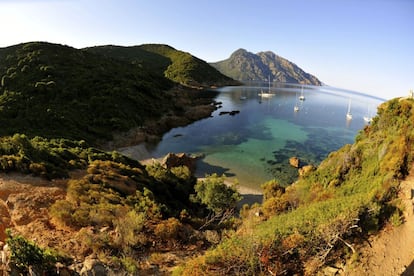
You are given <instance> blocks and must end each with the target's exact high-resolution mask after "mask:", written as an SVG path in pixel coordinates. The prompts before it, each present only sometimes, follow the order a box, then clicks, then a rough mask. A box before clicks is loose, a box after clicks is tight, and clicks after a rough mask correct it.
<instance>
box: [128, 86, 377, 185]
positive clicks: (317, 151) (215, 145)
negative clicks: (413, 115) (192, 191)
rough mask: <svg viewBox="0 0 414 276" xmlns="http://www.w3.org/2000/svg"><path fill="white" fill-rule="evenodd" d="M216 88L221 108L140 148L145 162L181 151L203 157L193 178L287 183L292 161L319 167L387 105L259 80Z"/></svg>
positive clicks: (357, 95) (294, 173)
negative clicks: (221, 177)
mask: <svg viewBox="0 0 414 276" xmlns="http://www.w3.org/2000/svg"><path fill="white" fill-rule="evenodd" d="M215 91H218V92H219V94H218V95H217V97H216V99H215V101H216V102H218V103H219V104H218V106H219V108H218V109H217V110H216V111H215V112H213V113H212V115H211V117H209V118H205V119H202V120H199V121H196V122H194V123H192V124H190V125H187V126H185V127H177V128H174V129H171V130H170V131H169V132H168V133H166V134H165V135H164V136H163V137H162V139H161V141H159V142H158V143H155V144H143V145H140V147H137V149H138V148H140V150H141V152H142V146H144V147H145V155H146V156H142V158H148V157H149V156H150V157H152V158H160V157H163V156H165V155H166V154H168V153H170V152H175V153H181V152H184V153H187V154H193V155H197V156H200V158H199V159H198V161H197V171H196V176H197V177H205V176H206V175H209V174H213V173H216V174H218V175H225V176H226V179H227V180H228V181H231V182H238V183H239V184H240V185H241V186H243V187H246V188H248V189H251V190H254V191H260V190H261V188H260V186H261V185H262V184H263V183H265V182H266V181H269V180H272V179H276V180H277V181H278V182H279V183H280V184H281V185H283V186H287V185H290V184H291V183H293V182H294V181H295V180H296V179H297V177H298V169H297V168H294V167H292V166H291V165H290V164H289V158H290V157H297V158H299V160H300V162H301V165H306V164H312V165H315V166H317V165H318V164H320V162H321V161H322V160H323V159H325V158H326V157H327V156H328V154H329V153H330V152H332V151H336V150H338V149H339V148H341V147H342V146H344V145H345V144H350V143H353V142H354V140H355V137H356V136H357V135H358V133H359V132H360V131H361V130H362V129H363V128H364V127H365V126H366V125H367V124H369V123H370V122H369V121H367V120H366V119H367V118H373V117H375V116H376V112H377V107H378V105H380V104H381V103H382V102H384V100H383V99H381V98H376V97H372V96H368V95H365V94H361V93H357V92H353V91H349V90H345V89H340V88H335V87H330V86H310V85H298V84H282V83H272V84H271V85H269V84H267V83H260V82H257V83H249V84H248V85H245V86H232V87H223V88H220V89H218V90H215ZM262 92H263V93H262ZM301 96H303V97H304V99H303V100H301V99H300V97H301ZM295 107H296V108H295ZM231 111H234V112H233V114H229V113H228V112H231ZM348 112H349V113H351V114H352V118H351V119H350V118H347V116H346V114H347V113H348ZM131 149H132V150H133V147H132V148H129V152H130V153H131ZM135 156H136V154H135Z"/></svg>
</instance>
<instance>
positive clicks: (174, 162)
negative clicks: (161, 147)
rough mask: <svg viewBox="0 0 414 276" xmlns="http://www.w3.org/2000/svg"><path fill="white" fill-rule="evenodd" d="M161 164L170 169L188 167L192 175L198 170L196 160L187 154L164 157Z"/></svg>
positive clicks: (173, 154) (171, 154) (172, 154)
mask: <svg viewBox="0 0 414 276" xmlns="http://www.w3.org/2000/svg"><path fill="white" fill-rule="evenodd" d="M161 164H162V165H163V166H164V167H166V168H168V169H171V168H174V167H179V166H186V167H187V168H188V169H189V170H190V172H191V173H194V172H195V169H196V158H194V157H191V156H189V155H187V154H185V153H177V154H175V153H169V154H167V155H166V156H165V157H164V159H163V160H162V162H161Z"/></svg>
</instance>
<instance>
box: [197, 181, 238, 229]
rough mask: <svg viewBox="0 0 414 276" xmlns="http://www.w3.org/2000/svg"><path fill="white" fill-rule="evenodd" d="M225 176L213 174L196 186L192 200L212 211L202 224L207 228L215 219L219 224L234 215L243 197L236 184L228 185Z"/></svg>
mask: <svg viewBox="0 0 414 276" xmlns="http://www.w3.org/2000/svg"><path fill="white" fill-rule="evenodd" d="M224 182H225V177H224V176H218V175H217V174H212V175H210V176H207V177H206V178H205V179H204V180H200V181H198V182H197V184H196V185H195V186H194V190H195V192H196V194H195V195H192V197H191V200H192V201H194V202H198V203H201V204H203V205H205V206H206V207H207V209H208V210H209V211H210V214H209V216H208V217H207V221H206V223H205V224H204V225H203V226H201V228H205V227H207V226H208V225H210V224H211V223H212V222H214V221H218V222H219V224H221V223H222V222H224V221H225V220H227V219H228V218H230V217H231V216H232V215H233V212H234V209H235V208H236V205H237V203H238V202H239V201H240V200H241V199H242V197H241V195H240V193H239V192H238V191H237V188H236V185H237V184H236V185H230V186H228V185H226V184H225V183H224Z"/></svg>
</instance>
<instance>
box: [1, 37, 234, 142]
mask: <svg viewBox="0 0 414 276" xmlns="http://www.w3.org/2000/svg"><path fill="white" fill-rule="evenodd" d="M127 52H128V54H131V55H132V56H134V57H135V53H136V52H140V53H145V55H146V57H145V60H146V62H145V63H144V64H138V63H134V62H131V61H130V60H122V59H115V58H112V57H108V56H104V55H101V54H98V53H93V51H88V50H78V49H75V48H72V47H68V46H63V45H58V44H50V43H44V42H33V43H25V44H20V45H15V46H10V47H7V48H2V49H0V77H1V83H0V124H1V125H2V127H1V129H0V135H13V134H14V133H24V134H26V135H29V136H32V137H33V136H42V137H49V138H69V139H77V140H81V139H83V140H86V141H88V142H92V143H95V142H96V141H97V140H111V139H112V135H113V134H114V133H122V132H126V131H129V130H130V129H133V128H142V127H145V126H147V125H148V122H149V121H151V122H152V121H154V120H155V121H159V122H163V125H160V126H159V127H158V126H155V125H154V124H153V123H152V128H151V129H150V130H149V131H151V132H152V133H155V134H159V133H162V132H163V131H165V130H166V129H168V128H171V127H172V126H178V125H183V124H188V123H190V122H192V121H194V120H196V119H200V118H202V117H206V116H209V115H210V113H211V112H212V111H213V110H214V107H212V106H210V103H211V99H212V98H213V97H214V95H215V94H214V93H213V92H211V93H207V92H205V93H203V92H200V91H195V90H191V89H189V88H185V87H184V86H181V87H180V86H178V84H177V83H175V82H173V81H171V80H169V79H167V78H165V77H164V76H163V75H162V74H161V73H160V71H158V70H156V69H154V68H161V67H162V68H164V67H165V66H166V64H167V63H166V58H164V57H161V56H159V55H156V54H151V53H149V52H147V51H144V50H140V49H139V48H132V52H131V53H130V52H129V51H127ZM147 67H148V68H147ZM211 70H214V69H212V68H211ZM176 72H178V73H179V72H180V69H176ZM183 74H185V75H186V76H187V77H188V78H189V79H191V78H192V72H189V71H188V70H186V71H183ZM199 77H200V76H199V75H195V78H199ZM221 77H223V76H222V75H221ZM209 80H211V79H209ZM226 80H228V79H227V78H226ZM205 83H206V84H211V83H209V82H208V81H206V82H205ZM214 84H217V83H216V82H215V83H214ZM202 94H204V95H202ZM166 116H168V120H167V119H165V118H164V119H162V117H166ZM158 128H161V129H158Z"/></svg>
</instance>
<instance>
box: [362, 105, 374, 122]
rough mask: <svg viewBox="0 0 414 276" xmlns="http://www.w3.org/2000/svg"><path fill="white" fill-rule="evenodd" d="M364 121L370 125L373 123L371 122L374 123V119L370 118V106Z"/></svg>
mask: <svg viewBox="0 0 414 276" xmlns="http://www.w3.org/2000/svg"><path fill="white" fill-rule="evenodd" d="M364 121H365V122H366V123H368V124H369V123H371V121H372V117H371V116H370V111H369V105H368V112H367V115H365V116H364Z"/></svg>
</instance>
